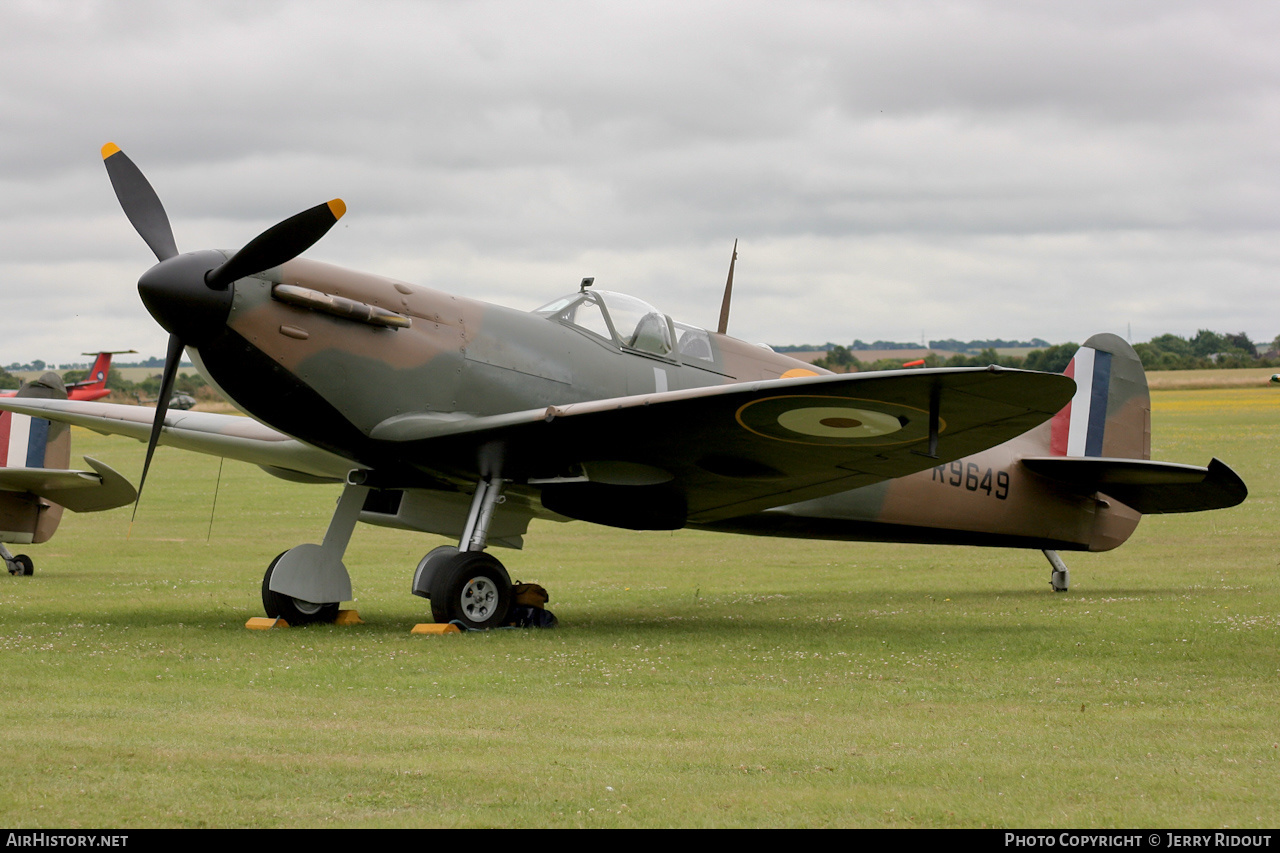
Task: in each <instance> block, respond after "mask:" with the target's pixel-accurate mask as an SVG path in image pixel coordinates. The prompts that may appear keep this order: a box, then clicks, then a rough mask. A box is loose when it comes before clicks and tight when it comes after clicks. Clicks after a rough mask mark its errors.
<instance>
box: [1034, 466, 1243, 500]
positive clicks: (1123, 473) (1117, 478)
mask: <svg viewBox="0 0 1280 853" xmlns="http://www.w3.org/2000/svg"><path fill="white" fill-rule="evenodd" d="M1021 462H1022V464H1023V465H1024V466H1025V467H1026V468H1027V469H1028V470H1029V471H1032V472H1034V473H1036V474H1039V475H1040V476H1042V477H1048V478H1049V479H1052V480H1058V481H1059V482H1062V483H1066V484H1067V485H1069V486H1072V487H1074V488H1078V489H1081V490H1083V491H1086V492H1102V493H1103V494H1106V495H1110V496H1111V497H1113V498H1115V499H1116V500H1118V501H1120V502H1121V503H1123V504H1127V505H1129V506H1131V507H1133V508H1134V509H1136V510H1137V511H1138V512H1140V513H1142V514H1144V515H1148V514H1156V513H1164V512H1200V511H1202V510H1206V509H1224V508H1226V507H1231V506H1235V505H1236V504H1238V503H1241V502H1242V501H1243V500H1244V499H1245V498H1246V497H1248V496H1249V490H1248V488H1246V487H1245V484H1244V481H1243V480H1241V479H1240V476H1239V475H1238V474H1236V472H1235V471H1232V470H1231V468H1229V467H1228V466H1227V465H1226V463H1224V462H1221V461H1219V460H1217V459H1214V460H1212V461H1211V462H1210V463H1209V467H1208V468H1201V467H1199V466H1196V465H1180V464H1178V463H1176V462H1152V461H1150V460H1146V459H1106V458H1102V457H1090V456H1082V457H1076V456H1029V457H1025V458H1023V459H1022V460H1021Z"/></svg>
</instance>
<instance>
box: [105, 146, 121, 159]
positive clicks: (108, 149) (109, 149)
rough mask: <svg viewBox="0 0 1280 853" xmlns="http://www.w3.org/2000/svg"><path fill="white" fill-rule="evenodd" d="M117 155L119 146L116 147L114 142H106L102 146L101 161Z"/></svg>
mask: <svg viewBox="0 0 1280 853" xmlns="http://www.w3.org/2000/svg"><path fill="white" fill-rule="evenodd" d="M119 153H120V146H119V145H116V144H115V143H114V142H108V143H107V144H106V145H104V146H102V159H103V160H105V159H107V158H108V157H110V156H111V155H112V154H119Z"/></svg>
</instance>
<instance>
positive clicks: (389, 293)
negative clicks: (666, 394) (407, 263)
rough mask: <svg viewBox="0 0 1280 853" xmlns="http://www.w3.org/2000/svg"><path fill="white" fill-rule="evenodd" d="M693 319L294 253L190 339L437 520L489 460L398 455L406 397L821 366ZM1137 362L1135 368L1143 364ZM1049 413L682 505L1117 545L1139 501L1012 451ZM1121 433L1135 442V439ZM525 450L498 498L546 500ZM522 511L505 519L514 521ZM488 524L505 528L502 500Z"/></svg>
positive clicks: (832, 525) (694, 381) (838, 523)
mask: <svg viewBox="0 0 1280 853" xmlns="http://www.w3.org/2000/svg"><path fill="white" fill-rule="evenodd" d="M281 285H284V286H287V287H291V288H295V289H300V290H299V291H297V292H303V293H304V295H305V293H307V292H309V293H313V294H318V295H319V294H322V295H324V297H327V298H337V299H338V300H345V301H346V302H345V303H343V305H344V307H343V309H342V312H334V311H332V310H330V309H329V307H328V306H326V305H324V304H322V301H321V300H320V299H319V297H317V298H316V299H313V300H312V301H311V302H307V301H306V299H305V298H304V299H301V300H297V299H295V300H292V301H286V300H283V299H281V298H280V296H281V293H282V292H283V291H279V290H275V289H276V288H277V287H278V286H281ZM273 292H274V295H273ZM353 306H354V307H353ZM339 314H341V316H339ZM375 314H381V315H382V316H384V317H385V316H387V315H395V316H398V317H400V318H403V322H401V321H396V322H397V323H398V325H386V324H380V323H379V322H377V321H374V322H368V321H367V320H365V319H361V318H367V317H370V316H374V315H375ZM353 317H355V318H356V319H353ZM704 336H705V339H706V343H707V345H708V349H709V351H704V352H700V353H698V354H697V355H687V354H685V353H682V352H681V351H680V350H679V349H677V348H675V347H672V348H671V349H670V350H669V351H667V352H653V351H646V350H644V349H641V348H638V347H633V346H627V345H626V344H625V343H624V342H623V337H622V335H621V334H618V333H615V334H614V335H612V336H606V334H591V333H588V332H587V331H585V330H584V329H582V328H580V327H578V326H575V325H574V324H573V323H569V322H563V321H561V320H560V319H558V318H557V317H555V316H541V315H538V314H533V313H529V312H524V311H516V310H513V309H509V308H503V307H501V306H496V305H492V304H489V303H484V302H480V301H478V300H472V299H467V298H464V297H460V296H454V295H451V294H447V293H443V292H440V291H435V290H431V289H428V288H423V287H418V286H414V285H409V284H406V283H404V282H399V281H395V280H392V279H389V278H383V277H380V276H374V275H368V274H362V273H355V272H351V271H348V270H344V269H341V268H338V267H334V266H330V265H326V264H322V263H318V262H314V261H309V260H306V259H295V260H293V261H290V262H288V263H286V264H284V265H283V266H282V267H278V268H276V269H273V270H269V271H267V272H266V273H263V274H261V275H260V276H258V277H253V278H245V279H241V280H239V281H237V282H236V283H235V285H234V295H233V297H232V302H231V307H230V311H229V314H228V315H227V318H226V323H225V328H223V329H222V330H221V331H220V332H219V333H218V334H216V335H214V336H212V337H211V338H210V339H207V340H204V341H202V343H201V345H200V346H199V347H198V348H192V351H193V355H194V356H195V357H196V358H197V360H198V363H199V364H200V366H201V367H202V369H203V370H204V372H205V373H206V374H207V375H208V377H209V378H210V379H211V380H212V381H213V382H214V384H215V385H217V386H218V387H219V388H220V390H221V391H222V392H223V393H224V394H225V395H226V396H227V397H228V398H229V399H231V400H233V401H234V402H235V404H236V405H237V406H238V407H240V408H241V409H243V410H244V411H245V412H247V413H248V414H250V415H252V416H253V417H255V418H257V419H258V420H260V421H262V422H264V423H266V424H269V425H271V426H273V427H275V428H277V429H280V430H282V431H283V432H286V433H288V434H289V435H292V436H294V437H296V438H298V439H301V440H302V441H305V442H308V443H310V444H313V445H315V446H317V447H321V448H323V449H325V450H328V451H330V452H332V453H334V454H337V455H338V456H341V457H343V458H345V459H349V460H351V461H352V463H353V466H354V465H358V466H365V467H368V468H370V469H373V470H376V471H378V472H380V476H381V478H382V482H383V484H384V485H387V486H389V487H392V488H395V489H398V490H400V492H401V493H402V494H403V493H404V492H405V491H408V492H409V493H411V494H415V495H417V499H418V500H419V502H420V503H422V506H421V507H419V509H418V510H417V516H418V521H417V522H410V521H406V520H405V518H404V517H403V512H402V513H401V516H393V515H385V516H381V515H379V513H378V511H377V501H376V500H372V501H371V504H370V506H369V507H367V509H368V510H369V511H367V512H366V513H365V514H364V515H362V519H363V520H366V521H372V522H373V523H385V524H393V525H397V526H399V525H404V526H414V527H417V528H418V529H428V530H435V531H436V532H445V531H446V530H451V529H452V528H453V527H455V526H457V524H458V523H460V522H458V521H457V520H456V519H457V518H458V517H459V515H460V513H461V512H462V511H463V509H464V505H463V503H462V499H463V498H464V494H463V493H464V492H465V491H466V490H467V489H468V488H469V487H470V486H471V485H472V484H474V482H475V481H476V478H477V477H479V476H483V475H485V474H486V473H487V472H486V471H485V470H484V468H485V461H484V459H483V458H480V457H478V456H475V455H458V456H457V457H455V458H438V457H437V458H432V459H431V460H429V462H424V461H422V460H412V459H408V458H406V456H405V455H404V453H403V448H402V447H401V446H398V445H396V444H395V443H390V442H386V441H381V440H378V439H376V438H374V437H373V435H372V434H373V433H374V431H375V428H377V427H378V426H379V425H380V424H384V423H387V422H388V421H390V420H392V419H395V418H398V417H403V416H406V415H413V414H415V413H426V414H431V413H435V414H438V415H439V416H440V417H463V416H465V417H483V416H489V415H499V414H503V413H508V412H519V411H524V410H530V409H539V408H544V407H557V406H564V405H569V404H574V403H582V402H586V401H593V400H602V399H611V398H618V397H625V396H628V395H638V394H650V393H654V392H662V391H676V390H680V389H687V388H698V387H704V386H710V385H721V384H726V383H739V382H747V381H756V380H762V379H777V378H779V377H783V376H803V375H815V374H817V373H819V372H821V373H826V371H819V370H817V369H814V368H812V367H811V366H810V365H807V364H805V363H803V362H800V361H797V360H795V359H792V358H789V357H787V356H785V355H781V354H778V353H774V352H772V351H770V350H768V349H767V348H764V347H759V346H753V345H750V344H746V343H744V342H742V341H739V340H736V339H734V338H730V337H728V336H725V335H716V334H705V333H704ZM1125 370H1130V372H1131V369H1130V368H1125ZM1137 370H1138V374H1139V377H1138V379H1139V380H1141V375H1140V374H1141V367H1140V366H1138V368H1137ZM1123 372H1124V371H1121V373H1123ZM1131 378H1132V377H1128V378H1126V379H1125V380H1124V381H1125V382H1129V381H1130V380H1131ZM1116 387H1117V388H1121V389H1122V390H1123V388H1124V387H1126V386H1124V385H1123V383H1118V384H1117V386H1116ZM1130 390H1131V392H1132V393H1130V392H1129V391H1125V392H1124V393H1128V394H1129V395H1130V396H1132V397H1133V400H1134V402H1133V406H1132V408H1133V409H1134V411H1133V413H1131V414H1129V415H1126V422H1128V421H1130V420H1132V418H1134V417H1136V418H1140V419H1141V422H1142V424H1143V425H1144V427H1145V424H1146V423H1147V420H1146V419H1147V410H1148V409H1149V403H1147V402H1146V397H1145V394H1146V387H1145V380H1142V381H1141V389H1140V391H1139V389H1138V388H1137V386H1136V385H1134V386H1133V387H1132V388H1131V389H1130ZM1058 428H1059V427H1058V426H1050V425H1048V424H1045V425H1043V426H1041V427H1039V428H1037V429H1035V430H1033V431H1031V432H1029V433H1027V434H1026V435H1024V436H1022V437H1020V438H1017V439H1015V440H1013V441H1010V442H1007V443H1006V444H1003V445H1000V446H998V447H995V448H993V449H991V450H988V451H985V452H983V453H981V454H978V455H976V456H972V457H970V458H967V459H964V460H960V461H957V462H949V463H947V464H944V465H942V466H939V467H938V468H934V469H931V470H924V471H921V472H920V473H917V474H914V475H910V476H908V477H903V478H900V479H897V480H888V481H885V482H881V483H877V484H875V485H871V486H867V487H864V488H856V489H852V490H848V491H843V492H840V493H839V494H834V495H829V496H826V497H819V498H815V499H813V500H807V501H801V502H799V503H793V504H789V505H785V506H777V507H773V508H769V509H764V510H763V511H759V512H753V513H749V514H745V515H740V516H737V517H733V518H728V519H718V520H715V521H711V522H706V521H703V522H696V521H695V522H694V523H695V524H696V525H697V526H702V527H706V528H708V529H716V530H723V531H731V532H739V533H747V534H755V535H775V536H797V537H808V538H814V537H819V538H830V539H847V540H884V541H913V542H938V543H958V544H987V545H1007V546H1021V547H1042V548H1063V549H1090V550H1104V549H1106V548H1111V547H1115V546H1116V545H1118V544H1120V543H1121V542H1123V541H1124V539H1125V538H1127V536H1128V535H1129V534H1130V533H1131V532H1132V530H1133V529H1134V527H1135V526H1136V524H1137V520H1138V518H1139V516H1138V514H1137V513H1136V512H1133V511H1132V510H1130V509H1128V508H1127V507H1125V506H1124V505H1123V504H1119V503H1117V502H1114V501H1108V500H1107V499H1106V498H1105V497H1104V496H1099V495H1095V494H1091V493H1081V492H1080V491H1079V490H1077V489H1070V488H1066V487H1064V486H1062V485H1061V484H1060V483H1056V482H1053V481H1051V480H1048V479H1044V478H1042V477H1039V476H1037V475H1035V474H1032V473H1030V472H1029V471H1027V470H1025V469H1024V468H1023V467H1022V466H1021V465H1020V463H1019V460H1020V459H1021V458H1022V457H1023V456H1027V455H1032V456H1039V455H1045V454H1048V453H1050V445H1051V442H1052V437H1053V433H1054V430H1055V429H1058ZM1131 433H1132V430H1130V429H1128V428H1126V429H1123V430H1122V429H1119V428H1116V429H1113V430H1111V431H1110V435H1111V436H1112V439H1111V440H1112V441H1113V443H1114V442H1116V441H1119V440H1120V439H1119V438H1118V436H1120V435H1122V434H1124V435H1130V434H1131ZM1131 444H1132V442H1131ZM1112 449H1117V450H1119V449H1120V448H1119V447H1118V445H1117V446H1115V447H1114V448H1112ZM1124 450H1125V451H1126V453H1129V454H1131V455H1134V456H1135V457H1137V458H1146V450H1145V444H1144V442H1143V441H1142V440H1141V439H1140V440H1139V441H1138V442H1137V444H1136V445H1133V446H1132V447H1126V448H1124ZM1118 455H1119V454H1118ZM525 468H526V469H527V470H524V471H517V472H515V475H514V480H515V482H514V483H513V484H512V487H511V494H512V496H513V497H514V498H516V501H515V503H514V504H513V505H512V506H509V507H507V508H506V510H505V514H506V515H507V516H510V515H511V514H512V512H513V511H516V510H520V511H523V512H525V513H527V515H530V516H531V515H539V516H544V517H553V518H554V517H558V516H557V514H556V513H554V512H551V511H549V510H548V509H547V508H546V507H544V506H543V505H542V503H541V500H540V497H541V491H540V490H539V489H537V488H534V487H531V486H529V485H528V480H529V479H530V475H531V473H535V472H533V470H532V468H531V467H530V464H529V463H527V462H526V463H525ZM536 473H538V474H539V475H547V474H551V475H556V474H570V473H574V472H556V471H541V472H536ZM579 473H580V472H579ZM504 476H511V472H509V471H508V472H504ZM449 492H452V493H453V494H454V495H456V496H457V498H458V499H457V500H453V501H452V503H451V502H450V501H448V500H445V501H444V502H441V501H440V500H438V499H437V497H435V496H439V495H440V494H442V493H445V494H447V493H449ZM397 500H399V498H397ZM424 515H432V516H437V517H445V516H452V517H453V519H454V520H451V521H447V522H442V523H438V524H436V526H434V527H433V526H432V524H431V523H430V522H424V521H422V516H424ZM502 515H503V513H500V516H502ZM578 517H590V516H589V515H579V516H578ZM524 523H527V517H526V518H525V519H524ZM524 523H519V524H516V525H514V526H512V527H511V529H510V530H509V531H508V532H509V533H511V534H518V533H519V532H523V527H524ZM497 527H498V531H497V534H496V535H497V537H498V538H499V539H501V537H502V535H503V532H502V530H501V528H502V521H501V518H500V519H499V521H498V522H497ZM499 544H501V542H499Z"/></svg>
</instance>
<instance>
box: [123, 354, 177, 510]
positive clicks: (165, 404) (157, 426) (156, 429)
mask: <svg viewBox="0 0 1280 853" xmlns="http://www.w3.org/2000/svg"><path fill="white" fill-rule="evenodd" d="M182 349H183V347H182V341H181V340H179V338H178V336H177V335H170V336H169V352H168V353H167V354H166V355H165V357H164V373H163V374H162V376H161V379H160V397H159V398H158V399H157V400H156V418H155V420H153V421H152V422H151V438H150V439H148V440H147V458H146V461H145V462H143V463H142V479H140V480H139V481H138V498H137V500H135V501H134V503H133V517H134V518H137V517H138V504H139V503H141V502H142V487H143V486H144V485H146V483H147V471H148V470H149V469H150V468H151V457H152V456H153V455H154V454H155V452H156V445H157V444H159V442H160V430H161V429H162V428H163V427H164V416H165V414H166V413H167V412H168V411H169V398H170V397H171V396H173V381H174V379H176V378H177V376H178V362H180V361H182Z"/></svg>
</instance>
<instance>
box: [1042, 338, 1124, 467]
mask: <svg viewBox="0 0 1280 853" xmlns="http://www.w3.org/2000/svg"><path fill="white" fill-rule="evenodd" d="M1066 375H1067V376H1070V377H1071V378H1072V379H1074V380H1075V381H1076V395H1075V396H1074V397H1072V398H1071V402H1070V403H1068V404H1067V406H1066V408H1064V409H1063V410H1062V411H1060V412H1058V414H1056V415H1054V416H1053V423H1052V433H1051V436H1052V437H1051V438H1050V452H1051V453H1053V454H1054V455H1055V456H1101V455H1102V440H1103V438H1104V437H1105V434H1106V430H1107V401H1108V398H1109V396H1110V393H1111V353H1109V352H1102V351H1101V350H1096V349H1094V348H1093V347H1080V349H1079V350H1077V351H1076V355H1075V358H1073V359H1071V364H1069V365H1067V370H1066Z"/></svg>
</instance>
